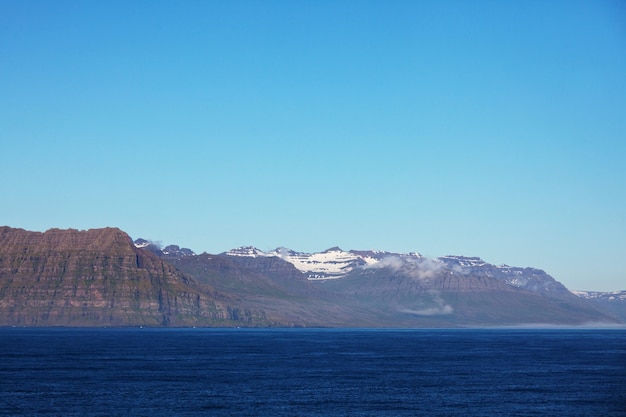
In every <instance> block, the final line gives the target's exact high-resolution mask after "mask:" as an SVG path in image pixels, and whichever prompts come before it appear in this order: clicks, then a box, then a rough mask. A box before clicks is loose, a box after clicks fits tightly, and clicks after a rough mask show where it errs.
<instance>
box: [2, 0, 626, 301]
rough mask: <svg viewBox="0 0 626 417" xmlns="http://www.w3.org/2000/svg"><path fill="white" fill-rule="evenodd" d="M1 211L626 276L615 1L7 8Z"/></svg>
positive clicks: (145, 233) (66, 222)
mask: <svg viewBox="0 0 626 417" xmlns="http://www.w3.org/2000/svg"><path fill="white" fill-rule="evenodd" d="M0 156H1V160H2V163H1V164H0V198H1V199H2V200H1V203H0V224H3V225H7V226H11V227H19V228H23V229H27V230H36V231H45V230H47V229H49V228H62V229H64V228H74V229H90V228H99V227H107V226H109V227H119V228H120V229H122V230H124V231H125V232H127V233H128V234H129V235H130V236H131V237H132V238H133V239H136V238H139V237H141V238H145V239H150V240H153V241H156V242H160V243H162V244H163V245H168V244H177V245H179V246H181V247H188V248H191V249H192V250H194V251H195V252H197V253H201V252H208V253H221V252H224V251H227V250H229V249H231V248H234V247H238V246H243V245H253V246H256V247H258V248H260V249H262V250H270V249H274V248H276V247H288V248H290V249H293V250H296V251H302V252H317V251H323V250H325V249H327V248H329V247H333V246H339V247H341V248H343V249H345V250H349V249H362V250H364V249H378V250H387V251H393V252H413V251H416V252H419V253H421V254H423V255H424V256H428V257H438V256H445V255H466V256H479V257H481V258H482V259H484V260H485V261H486V262H489V263H493V264H498V265H499V264H508V265H513V266H528V267H535V268H540V269H543V270H545V271H546V272H548V273H549V274H551V275H552V276H553V277H554V278H555V279H557V280H558V281H560V282H562V283H563V284H564V285H566V286H567V287H568V288H570V289H577V290H597V291H615V290H626V6H625V5H624V3H623V2H620V1H608V0H593V1H592V0H589V1H576V0H567V1H565V0H564V1H558V0H554V1H549V2H542V1H526V0H524V1H521V0H520V1H507V2H499V1H493V0H489V1H482V0H477V1H451V0H450V1H429V0H423V1H403V0H397V1H382V0H381V1H368V0H361V1H342V0H339V1H330V0H297V1H290V0H289V1H288V0H284V1H274V0H268V1H256V0H255V1H245V0H242V1H211V0H206V1H204V0H202V1H201V0H198V1H193V0H186V1H159V0H154V1H152V0H151V1H147V0H146V1H138V0H135V1H116V0H107V1H78V0H76V1H68V0H58V1H54V2H51V1H43V0H41V1H31V0H0Z"/></svg>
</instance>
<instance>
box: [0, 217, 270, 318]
mask: <svg viewBox="0 0 626 417" xmlns="http://www.w3.org/2000/svg"><path fill="white" fill-rule="evenodd" d="M231 301H232V300H230V299H229V298H228V297H227V296H225V295H220V294H217V293H216V292H215V291H214V290H213V289H212V288H210V287H209V286H207V285H198V284H196V283H195V282H194V281H193V280H191V279H190V278H188V277H186V276H184V275H183V274H182V273H181V272H179V271H178V270H176V269H175V268H174V267H173V266H171V265H169V264H168V263H166V262H165V261H163V260H162V259H160V258H159V257H158V256H156V255H154V254H152V253H150V252H148V251H145V250H142V249H139V248H136V247H135V246H134V245H133V242H132V240H131V239H130V237H129V236H128V235H127V234H125V233H124V232H122V231H121V230H119V229H115V228H106V229H92V230H88V231H78V230H71V229H70V230H59V229H51V230H48V231H46V232H45V233H38V232H29V231H25V230H22V229H13V228H9V227H1V228H0V325H17V326H51V325H53V326H58V325H63V326H135V325H146V326H192V325H214V326H219V325H233V323H234V324H240V323H241V321H242V320H243V321H246V320H247V322H248V324H249V325H254V324H258V323H260V324H264V323H265V318H264V317H263V315H262V313H258V314H257V313H253V312H248V313H247V314H241V313H240V311H241V310H242V309H241V308H239V307H238V306H237V305H236V303H231ZM234 316H236V317H234Z"/></svg>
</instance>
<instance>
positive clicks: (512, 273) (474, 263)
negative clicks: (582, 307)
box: [438, 256, 570, 298]
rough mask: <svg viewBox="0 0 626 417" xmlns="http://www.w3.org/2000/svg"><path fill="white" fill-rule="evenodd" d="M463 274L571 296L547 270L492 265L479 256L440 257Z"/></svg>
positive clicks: (547, 292)
mask: <svg viewBox="0 0 626 417" xmlns="http://www.w3.org/2000/svg"><path fill="white" fill-rule="evenodd" d="M438 260H439V261H441V262H444V263H445V264H446V265H448V266H449V267H451V268H453V270H454V271H458V272H459V273H461V274H466V275H469V274H477V275H483V276H487V277H493V278H498V279H500V280H502V281H504V282H506V283H507V284H509V285H512V286H514V287H517V288H522V289H525V290H528V291H532V292H535V293H539V294H542V295H545V296H548V297H552V298H562V297H569V296H570V294H569V290H568V289H567V288H565V286H563V285H562V284H561V283H560V282H558V281H556V280H555V279H554V278H552V277H551V276H550V275H548V274H547V273H546V272H545V271H543V270H541V269H536V268H520V267H515V266H509V265H492V264H490V263H487V262H485V261H483V260H482V259H480V258H477V257H466V256H443V257H441V258H438Z"/></svg>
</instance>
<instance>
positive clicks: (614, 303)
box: [572, 291, 626, 322]
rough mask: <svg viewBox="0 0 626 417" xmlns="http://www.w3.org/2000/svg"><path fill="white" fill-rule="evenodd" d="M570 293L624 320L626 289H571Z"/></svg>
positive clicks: (625, 319)
mask: <svg viewBox="0 0 626 417" xmlns="http://www.w3.org/2000/svg"><path fill="white" fill-rule="evenodd" d="M572 293H573V294H574V295H577V296H578V297H580V298H583V299H585V300H587V301H589V302H590V303H592V304H593V305H595V306H596V307H599V308H601V309H602V310H604V311H607V312H609V313H611V314H612V315H613V316H615V317H617V318H619V319H621V320H622V321H624V322H626V291H611V292H600V291H572Z"/></svg>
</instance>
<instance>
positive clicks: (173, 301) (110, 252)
mask: <svg viewBox="0 0 626 417" xmlns="http://www.w3.org/2000/svg"><path fill="white" fill-rule="evenodd" d="M579 295H580V294H578V295H574V294H572V293H571V292H570V291H568V290H567V289H566V288H565V287H564V286H563V285H562V284H560V283H559V282H557V281H556V280H554V279H553V278H552V277H551V276H550V275H548V274H546V273H545V272H544V271H541V270H538V269H534V268H517V267H510V266H507V265H501V266H496V265H491V264H489V263H487V262H484V261H483V260H482V259H480V258H475V257H463V256H445V257H441V258H437V259H429V258H425V257H423V256H422V255H420V254H418V253H406V254H399V253H390V252H384V251H372V250H367V251H355V250H350V251H344V250H342V249H340V248H338V247H334V248H330V249H327V250H325V251H323V252H318V253H304V252H297V251H293V250H290V249H286V248H277V249H275V250H272V251H269V252H265V251H262V250H259V249H257V248H254V247H241V248H237V249H233V250H230V251H228V252H224V253H220V254H215V255H213V254H207V253H202V254H195V253H194V252H193V251H191V250H190V249H186V248H181V247H179V246H177V245H168V246H165V247H164V248H162V247H161V245H160V244H156V243H153V242H150V241H147V240H145V239H137V240H135V241H134V242H133V241H132V240H131V238H130V237H129V236H128V235H127V234H126V233H124V232H123V231H121V230H119V229H116V228H104V229H91V230H87V231H78V230H72V229H69V230H60V229H51V230H48V231H46V232H45V233H39V232H30V231H26V230H22V229H13V228H10V227H0V325H14V326H211V327H214V326H248V327H251V326H254V327H260V326H262V327H267V326H280V327H305V326H308V327H310V326H316V327H464V326H503V325H504V326H512V325H521V324H552V325H578V324H587V323H620V322H624V318H623V316H620V315H619V314H617V313H616V312H614V311H610V310H607V309H605V308H603V306H602V305H601V304H599V303H598V302H596V301H597V300H594V298H593V297H591V296H590V297H587V298H585V297H582V296H579ZM596 298H598V297H596Z"/></svg>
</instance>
